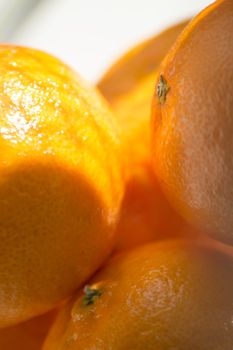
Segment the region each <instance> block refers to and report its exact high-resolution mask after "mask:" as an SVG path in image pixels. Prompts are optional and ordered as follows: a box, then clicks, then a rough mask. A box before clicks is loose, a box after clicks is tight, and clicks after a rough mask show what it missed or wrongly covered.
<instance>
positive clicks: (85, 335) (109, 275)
mask: <svg viewBox="0 0 233 350" xmlns="http://www.w3.org/2000/svg"><path fill="white" fill-rule="evenodd" d="M232 273H233V255H232V254H231V255H230V254H228V253H227V252H224V251H223V250H222V249H219V248H218V245H217V244H212V243H211V242H210V243H208V241H199V242H198V241H195V242H193V243H190V241H189V242H188V241H167V242H162V243H153V244H150V245H146V246H142V247H139V248H137V249H135V250H131V251H128V252H125V253H122V254H120V255H118V256H115V257H114V258H112V260H111V261H110V262H108V263H107V264H106V265H105V267H104V268H103V269H102V270H101V271H100V272H99V273H98V274H97V275H96V277H94V279H93V280H92V281H90V282H89V284H90V287H89V290H96V289H97V290H99V291H101V295H99V296H98V297H96V298H95V299H94V300H93V303H92V304H89V305H86V304H85V303H84V294H83V293H81V292H80V293H79V294H78V296H77V299H76V301H75V302H71V303H70V304H68V305H67V307H66V308H65V309H63V311H62V312H61V313H60V315H59V316H58V319H57V320H56V322H55V324H54V326H53V328H52V331H51V333H50V335H49V336H48V339H47V341H46V343H45V346H44V348H43V350H57V349H59V350H68V349H69V350H79V349H83V350H93V349H98V350H109V349H111V350H142V349H147V350H155V349H156V350H172V349H179V350H187V349H200V350H209V349H213V350H220V349H224V350H231V349H232V337H233V327H232V317H233V311H232V308H231V307H230V305H232V303H233V282H232Z"/></svg>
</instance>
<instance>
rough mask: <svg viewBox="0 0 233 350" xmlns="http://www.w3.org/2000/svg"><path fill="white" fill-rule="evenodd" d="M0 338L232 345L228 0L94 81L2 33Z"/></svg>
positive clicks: (228, 348) (27, 349)
mask: <svg viewBox="0 0 233 350" xmlns="http://www.w3.org/2000/svg"><path fill="white" fill-rule="evenodd" d="M0 63H1V64H0V110H1V118H0V253H1V254H0V349H1V350H79V349H82V350H210V349H211V350H232V349H233V278H232V276H233V248H232V244H233V209H232V208H233V137H232V132H233V83H232V82H233V1H232V0H219V1H216V2H215V3H214V4H213V5H211V6H209V7H208V8H206V9H205V10H204V11H203V12H201V13H200V14H199V15H197V16H196V17H195V18H194V19H193V20H192V21H190V22H189V21H187V22H184V23H181V24H178V25H176V26H173V27H172V28H170V29H168V30H166V31H165V32H163V33H162V34H160V35H159V36H157V37H155V38H152V39H150V40H148V41H146V42H144V43H142V44H140V45H138V46H137V47H135V48H134V49H133V50H131V51H130V52H129V53H127V54H126V55H124V56H123V57H122V58H121V59H120V60H119V61H118V62H117V63H116V64H115V65H114V66H113V67H111V68H110V70H109V71H108V72H107V73H106V74H105V76H104V77H103V78H102V79H101V81H100V82H99V83H98V85H97V87H96V88H94V87H90V86H89V85H88V84H86V83H85V82H84V81H83V80H82V79H81V78H80V77H79V76H78V75H77V74H76V73H75V72H74V71H73V70H72V69H70V68H69V67H68V66H66V65H65V64H64V63H62V62H61V61H60V60H58V59H56V58H54V57H52V56H50V55H48V54H45V53H43V52H40V51H37V50H33V49H29V48H23V47H17V46H11V45H1V46H0Z"/></svg>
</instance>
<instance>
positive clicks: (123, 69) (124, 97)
mask: <svg viewBox="0 0 233 350" xmlns="http://www.w3.org/2000/svg"><path fill="white" fill-rule="evenodd" d="M187 23H188V22H184V23H180V24H178V25H176V26H173V27H171V28H169V29H167V30H166V31H164V32H163V33H161V34H160V35H158V36H155V37H153V38H151V39H150V40H147V41H145V42H143V43H142V44H140V45H138V46H136V47H135V48H134V49H132V50H131V51H129V52H128V53H127V54H125V55H123V57H122V58H121V59H119V60H118V61H117V63H115V64H114V65H113V67H111V68H110V70H109V71H108V72H107V73H106V75H105V76H104V77H103V78H102V80H101V81H100V82H99V84H98V87H99V89H100V90H101V92H102V93H103V95H104V96H105V97H106V98H107V100H108V101H109V102H110V104H111V106H112V108H113V110H114V112H115V114H116V116H117V118H118V121H119V124H120V125H121V130H122V138H123V155H125V163H126V172H127V183H126V192H125V195H124V199H123V203H122V209H121V215H120V221H119V224H118V226H117V234H116V237H117V244H116V248H117V249H118V250H123V249H127V248H131V247H132V246H136V245H139V244H142V243H145V242H149V241H151V240H154V239H155V238H161V237H163V238H164V237H166V238H167V237H168V236H169V235H170V234H169V233H170V232H174V234H173V235H182V233H184V234H186V235H187V232H189V231H190V228H189V227H188V225H186V224H185V223H184V222H183V220H182V219H181V218H180V217H179V216H178V215H177V214H176V213H175V212H174V210H173V209H172V207H171V206H170V204H169V203H168V201H167V199H166V198H165V196H164V194H163V193H162V191H161V189H160V188H159V185H158V181H157V179H156V178H155V176H154V174H153V171H152V168H151V164H150V157H151V155H150V107H151V100H152V95H153V91H154V85H155V78H156V74H157V68H158V66H159V64H160V63H161V60H162V59H163V58H164V56H165V55H166V53H167V51H168V50H169V49H170V47H171V46H172V44H173V43H174V41H175V40H176V38H177V36H178V34H180V32H181V31H182V30H183V29H184V27H185V25H186V24H187ZM168 218H169V219H168Z"/></svg>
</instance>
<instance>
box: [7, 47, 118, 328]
mask: <svg viewBox="0 0 233 350" xmlns="http://www.w3.org/2000/svg"><path fill="white" fill-rule="evenodd" d="M0 111H1V120H0V199H1V200H0V223H1V224H0V251H1V254H0V290H1V293H0V326H1V327H2V326H7V325H10V324H14V323H16V322H19V321H22V320H26V319H27V318H30V317H32V316H35V315H39V314H40V313H43V312H45V311H47V310H49V309H50V308H52V307H53V306H54V305H56V304H57V303H58V302H60V301H61V300H63V299H64V298H66V297H67V296H69V295H70V294H71V293H72V292H73V290H74V289H76V288H77V287H78V286H80V285H81V284H82V283H83V282H84V281H85V280H86V279H87V278H88V277H89V276H90V275H91V274H92V273H93V272H94V271H95V270H96V269H97V268H98V267H99V266H100V264H101V263H102V262H103V260H104V259H105V258H106V256H107V255H108V254H109V253H110V251H111V249H112V245H113V242H112V241H113V230H114V228H115V224H116V221H117V218H118V210H119V206H120V201H121V197H122V192H123V189H122V188H123V184H122V174H121V162H120V147H119V146H120V142H119V140H118V135H117V130H116V127H115V124H114V121H113V116H112V114H111V113H110V112H109V110H108V108H107V107H106V106H105V103H104V101H103V100H102V98H101V97H100V96H99V95H98V93H97V92H96V91H95V90H94V89H92V88H90V87H88V86H87V85H86V84H85V83H83V81H82V80H81V79H80V78H79V77H78V76H77V75H76V73H74V72H73V71H72V70H71V69H70V68H68V67H67V66H66V65H65V64H63V63H62V62H61V61H59V60H58V59H56V58H54V57H51V56H50V55H47V54H45V53H42V52H40V51H36V50H32V49H28V48H22V47H16V46H5V45H4V46H1V47H0Z"/></svg>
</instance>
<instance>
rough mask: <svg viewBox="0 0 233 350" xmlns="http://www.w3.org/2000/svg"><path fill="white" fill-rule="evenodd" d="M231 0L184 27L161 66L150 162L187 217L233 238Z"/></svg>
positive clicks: (218, 3)
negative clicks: (151, 161)
mask: <svg viewBox="0 0 233 350" xmlns="http://www.w3.org/2000/svg"><path fill="white" fill-rule="evenodd" d="M232 79H233V2H232V0H224V1H216V2H215V3H214V4H212V5H211V6H210V7H208V8H206V9H205V10H204V11H203V12H201V13H200V14H199V15H198V16H197V17H195V18H194V20H193V21H192V22H191V23H190V24H189V25H188V26H187V27H186V29H185V30H184V32H183V33H182V34H181V35H180V37H179V38H178V40H177V42H176V43H175V45H174V46H173V48H172V49H171V50H170V52H169V53H168V55H167V57H166V58H165V60H164V61H163V63H162V65H161V67H160V68H159V74H158V79H157V89H156V93H155V95H154V99H153V112H152V153H153V162H154V169H155V172H156V175H157V177H158V178H159V181H160V183H161V186H162V188H163V190H164V192H165V193H166V196H167V198H169V200H170V202H171V203H172V205H173V206H174V208H176V210H177V211H178V212H179V213H180V214H181V215H182V216H183V217H184V218H185V219H186V220H188V221H189V222H190V223H192V224H193V225H196V226H197V227H199V228H201V229H203V230H204V231H206V232H209V233H210V234H211V235H212V237H214V238H216V239H219V240H221V241H223V242H225V243H230V244H232V243H233V231H232V227H233V211H232V203H233V157H232V152H233V138H232V132H233V118H232V115H233V84H232Z"/></svg>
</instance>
